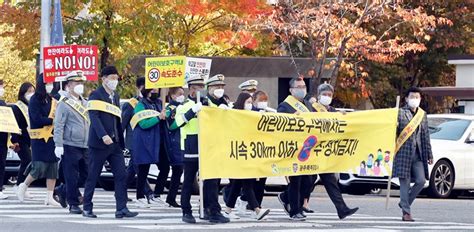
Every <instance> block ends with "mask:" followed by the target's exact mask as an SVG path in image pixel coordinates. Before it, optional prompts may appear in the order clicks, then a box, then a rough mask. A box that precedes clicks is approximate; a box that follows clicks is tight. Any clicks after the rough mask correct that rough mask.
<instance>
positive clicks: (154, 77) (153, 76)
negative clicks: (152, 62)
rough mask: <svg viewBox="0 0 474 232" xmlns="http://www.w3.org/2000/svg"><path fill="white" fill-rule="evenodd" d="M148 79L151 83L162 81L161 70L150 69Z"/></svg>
mask: <svg viewBox="0 0 474 232" xmlns="http://www.w3.org/2000/svg"><path fill="white" fill-rule="evenodd" d="M148 79H149V80H150V82H153V83H155V82H157V81H158V80H159V79H160V70H158V69H156V68H152V69H150V71H149V72H148Z"/></svg>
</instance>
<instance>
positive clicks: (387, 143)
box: [198, 107, 398, 179]
mask: <svg viewBox="0 0 474 232" xmlns="http://www.w3.org/2000/svg"><path fill="white" fill-rule="evenodd" d="M397 114H398V110H397V109H383V110H368V111H360V112H354V113H348V114H345V115H343V114H341V113H338V112H336V113H334V112H333V113H328V112H326V113H302V114H300V115H294V114H277V113H258V112H252V111H243V110H222V109H218V108H209V107H204V108H203V110H202V111H201V112H200V113H199V116H198V119H199V159H200V170H199V172H200V177H202V178H203V179H213V178H236V179H240V178H258V177H269V176H295V175H308V174H317V173H353V174H357V175H361V176H389V175H390V173H391V171H392V163H393V156H394V149H395V136H396V124H397ZM216 164H218V165H216Z"/></svg>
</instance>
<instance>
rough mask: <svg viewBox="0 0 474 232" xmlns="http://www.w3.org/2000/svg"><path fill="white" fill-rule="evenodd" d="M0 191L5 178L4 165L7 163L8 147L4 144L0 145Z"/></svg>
mask: <svg viewBox="0 0 474 232" xmlns="http://www.w3.org/2000/svg"><path fill="white" fill-rule="evenodd" d="M0 146H1V147H0V192H1V191H2V189H3V181H4V179H5V166H6V163H7V152H8V148H7V145H6V144H1V145H0Z"/></svg>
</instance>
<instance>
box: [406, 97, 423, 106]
mask: <svg viewBox="0 0 474 232" xmlns="http://www.w3.org/2000/svg"><path fill="white" fill-rule="evenodd" d="M420 102H421V99H420V98H409V99H408V106H409V107H410V108H418V107H419V106H420Z"/></svg>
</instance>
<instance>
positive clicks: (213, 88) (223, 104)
mask: <svg viewBox="0 0 474 232" xmlns="http://www.w3.org/2000/svg"><path fill="white" fill-rule="evenodd" d="M224 79H225V77H224V75H222V74H217V75H215V76H212V77H210V78H209V79H208V80H207V81H206V86H207V92H208V94H207V99H208V104H209V106H210V107H219V108H222V109H230V107H229V102H228V101H227V100H226V99H225V98H224V87H225V82H224Z"/></svg>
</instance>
